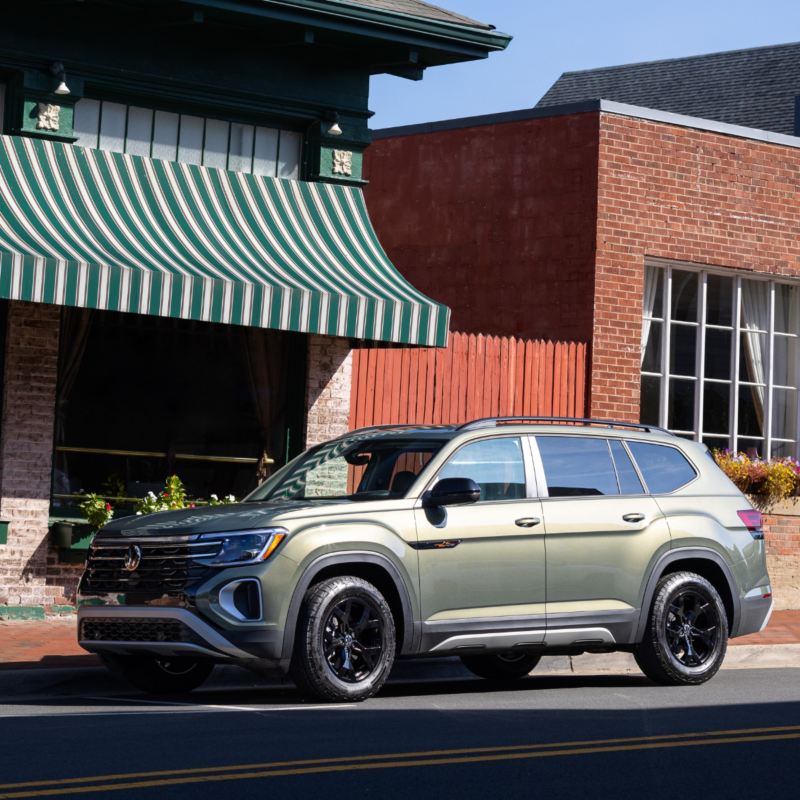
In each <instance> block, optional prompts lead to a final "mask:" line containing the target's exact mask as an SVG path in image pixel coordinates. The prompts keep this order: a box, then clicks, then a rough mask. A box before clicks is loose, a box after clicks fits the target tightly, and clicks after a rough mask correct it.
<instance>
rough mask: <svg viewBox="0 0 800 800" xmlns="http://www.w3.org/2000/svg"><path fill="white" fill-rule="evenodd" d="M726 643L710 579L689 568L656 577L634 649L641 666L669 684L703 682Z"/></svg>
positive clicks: (720, 605) (721, 613)
mask: <svg viewBox="0 0 800 800" xmlns="http://www.w3.org/2000/svg"><path fill="white" fill-rule="evenodd" d="M727 649H728V617H727V614H726V613H725V606H724V605H723V603H722V599H721V598H720V596H719V592H717V590H716V589H715V588H714V587H713V586H712V584H711V583H710V582H709V581H707V580H706V579H705V578H703V577H702V576H700V575H697V574H695V573H693V572H676V573H673V574H671V575H667V576H665V577H664V578H662V579H661V581H660V582H659V584H658V586H657V587H656V593H655V597H654V599H653V605H652V608H651V609H650V617H649V619H648V621H647V628H646V629H645V632H644V639H643V640H642V642H641V644H640V645H639V646H638V648H637V649H636V650H635V651H634V658H635V659H636V663H637V664H638V665H639V668H640V669H641V670H642V672H644V674H645V675H647V677H648V678H650V679H651V680H653V681H655V682H656V683H661V684H664V685H669V686H686V685H696V684H700V683H705V682H706V681H707V680H709V679H711V678H713V677H714V675H716V674H717V671H718V670H719V668H720V667H721V666H722V661H723V659H724V658H725V653H726V651H727Z"/></svg>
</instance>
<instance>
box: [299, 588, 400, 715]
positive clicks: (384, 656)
mask: <svg viewBox="0 0 800 800" xmlns="http://www.w3.org/2000/svg"><path fill="white" fill-rule="evenodd" d="M395 646H396V645H395V624H394V618H393V616H392V611H391V609H390V608H389V604H388V603H387V602H386V600H385V599H384V597H383V595H382V594H381V593H380V592H379V591H378V590H377V589H376V588H375V587H374V586H373V585H372V584H371V583H368V582H367V581H365V580H362V579H361V578H356V577H354V576H350V575H346V576H342V577H339V578H330V579H329V580H326V581H322V582H321V583H318V584H316V585H315V586H312V587H311V588H310V589H309V590H308V593H307V594H306V596H305V600H304V601H303V608H302V611H301V613H300V619H299V620H298V623H297V631H296V634H295V644H294V651H293V653H292V663H291V666H290V668H289V672H290V675H291V677H292V680H294V682H295V684H297V687H298V689H300V691H301V692H302V694H304V695H306V696H309V697H313V698H316V699H318V700H323V701H328V702H334V703H347V702H357V701H360V700H366V699H367V698H368V697H372V695H374V694H376V693H377V692H378V691H379V690H380V688H381V687H382V686H383V684H384V683H385V682H386V679H387V678H388V677H389V672H390V670H391V669H392V664H393V663H394V654H395Z"/></svg>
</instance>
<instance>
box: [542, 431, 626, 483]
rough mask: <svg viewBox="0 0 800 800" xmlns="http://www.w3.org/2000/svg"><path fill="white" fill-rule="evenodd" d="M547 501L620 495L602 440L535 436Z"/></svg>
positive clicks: (612, 466)
mask: <svg viewBox="0 0 800 800" xmlns="http://www.w3.org/2000/svg"><path fill="white" fill-rule="evenodd" d="M536 441H537V443H538V445H539V452H540V453H541V456H542V463H543V464H544V475H545V478H546V480H547V492H548V494H549V495H550V497H585V496H591V495H605V494H619V490H618V488H617V475H616V472H615V471H614V464H613V463H612V461H611V451H610V450H609V448H608V442H607V441H606V440H605V439H596V438H594V437H591V438H590V437H588V436H586V437H578V436H537V437H536Z"/></svg>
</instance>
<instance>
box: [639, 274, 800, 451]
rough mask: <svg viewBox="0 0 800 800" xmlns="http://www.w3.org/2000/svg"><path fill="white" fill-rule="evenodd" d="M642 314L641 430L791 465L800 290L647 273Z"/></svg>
mask: <svg viewBox="0 0 800 800" xmlns="http://www.w3.org/2000/svg"><path fill="white" fill-rule="evenodd" d="M643 311H644V316H643V325H642V361H641V364H642V368H641V374H642V383H641V418H642V422H645V423H648V422H649V423H652V424H657V425H661V426H663V427H666V428H669V429H670V430H672V431H674V432H675V433H678V434H680V435H682V436H686V437H688V438H692V439H696V440H699V441H703V442H705V443H706V444H707V445H708V446H709V447H712V448H731V449H733V450H743V451H746V452H749V453H751V454H756V453H757V454H758V455H761V456H766V457H770V456H772V457H780V456H789V455H791V456H797V455H798V414H799V413H800V410H799V409H798V384H799V383H800V345H799V344H798V335H800V285H797V284H789V283H785V282H778V281H768V280H757V279H754V278H751V277H743V276H739V275H732V274H723V273H721V272H709V271H704V270H692V269H686V268H683V267H681V268H678V267H669V266H666V267H664V266H660V265H658V266H657V265H647V266H646V267H645V287H644V308H643Z"/></svg>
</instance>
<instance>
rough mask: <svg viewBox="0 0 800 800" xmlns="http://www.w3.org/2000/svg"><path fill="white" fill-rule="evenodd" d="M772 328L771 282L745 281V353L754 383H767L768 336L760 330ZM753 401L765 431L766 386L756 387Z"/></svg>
mask: <svg viewBox="0 0 800 800" xmlns="http://www.w3.org/2000/svg"><path fill="white" fill-rule="evenodd" d="M768 329H769V284H768V283H766V282H765V283H761V282H759V281H742V332H743V333H744V335H745V336H744V343H745V346H744V348H743V349H742V356H743V357H744V359H745V363H746V364H747V374H748V376H749V378H750V381H752V382H753V383H759V384H765V383H766V382H767V373H766V366H767V336H766V334H764V333H756V331H757V330H762V331H766V330H768ZM751 388H752V392H753V402H754V403H755V407H756V414H757V416H758V421H759V424H760V425H761V431H762V434H763V435H766V431H764V386H753V387H751Z"/></svg>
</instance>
